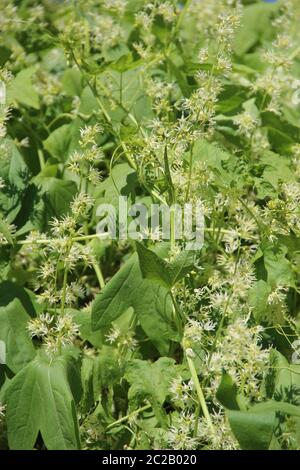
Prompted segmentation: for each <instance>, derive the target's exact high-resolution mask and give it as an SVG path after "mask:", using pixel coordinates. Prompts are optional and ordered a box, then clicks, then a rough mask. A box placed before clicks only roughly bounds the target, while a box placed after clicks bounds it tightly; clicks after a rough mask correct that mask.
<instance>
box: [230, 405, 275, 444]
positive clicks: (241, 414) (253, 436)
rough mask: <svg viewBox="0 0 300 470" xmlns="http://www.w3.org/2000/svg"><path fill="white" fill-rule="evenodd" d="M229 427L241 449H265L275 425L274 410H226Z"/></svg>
mask: <svg viewBox="0 0 300 470" xmlns="http://www.w3.org/2000/svg"><path fill="white" fill-rule="evenodd" d="M226 413H227V416H228V419H229V423H230V427H231V430H232V432H233V434H234V435H235V437H236V439H237V440H238V442H239V444H240V446H241V448H242V449H243V450H267V449H268V448H269V446H270V442H271V439H272V435H273V430H274V426H275V412H274V411H269V410H268V411H261V412H252V411H237V410H227V412H226Z"/></svg>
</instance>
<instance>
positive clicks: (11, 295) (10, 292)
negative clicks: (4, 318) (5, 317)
mask: <svg viewBox="0 0 300 470" xmlns="http://www.w3.org/2000/svg"><path fill="white" fill-rule="evenodd" d="M15 298H17V299H19V301H20V302H21V304H22V306H23V308H24V309H25V310H26V312H27V313H28V315H30V316H31V317H35V315H36V312H38V311H39V308H40V305H39V304H37V302H36V300H35V296H34V294H33V293H32V292H31V291H30V290H28V289H24V288H23V287H21V286H19V285H18V284H16V283H15V282H11V281H4V282H1V283H0V307H5V306H7V305H8V304H9V303H10V302H12V301H13V300H14V299H15Z"/></svg>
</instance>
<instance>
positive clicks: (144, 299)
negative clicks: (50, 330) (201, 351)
mask: <svg viewBox="0 0 300 470" xmlns="http://www.w3.org/2000/svg"><path fill="white" fill-rule="evenodd" d="M141 293H143V295H141ZM130 307H132V308H133V309H134V311H135V313H136V315H137V317H138V319H139V321H140V323H141V326H142V328H143V330H144V331H145V333H146V335H147V336H148V337H149V338H150V339H151V341H152V342H153V343H154V345H155V346H156V347H157V348H158V350H159V351H160V353H161V354H167V353H168V350H169V343H170V339H176V338H177V335H176V332H175V331H174V330H173V323H172V311H173V307H172V302H171V299H170V295H169V290H168V289H167V288H166V287H164V286H162V285H160V284H159V283H157V282H153V281H150V280H148V279H143V277H142V273H141V270H140V267H139V262H138V257H137V255H136V254H134V255H133V256H132V257H131V258H130V259H129V260H128V261H127V262H126V263H125V264H124V266H122V268H121V269H120V270H119V271H118V272H117V274H115V276H114V277H113V278H112V279H111V280H110V281H109V283H108V284H106V286H105V287H104V289H103V290H102V291H101V292H100V294H99V295H98V296H97V297H96V299H95V301H94V303H93V307H92V329H93V330H98V329H100V328H102V327H105V326H108V325H110V324H111V323H112V322H113V321H114V320H116V319H117V318H118V317H120V316H121V315H122V313H124V312H125V311H126V310H128V309H129V308H130ZM177 340H178V338H177Z"/></svg>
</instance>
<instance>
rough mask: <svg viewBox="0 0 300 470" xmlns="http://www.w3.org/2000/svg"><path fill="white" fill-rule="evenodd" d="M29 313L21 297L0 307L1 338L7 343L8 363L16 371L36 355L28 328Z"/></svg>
mask: <svg viewBox="0 0 300 470" xmlns="http://www.w3.org/2000/svg"><path fill="white" fill-rule="evenodd" d="M29 320H30V317H29V315H28V314H27V313H26V311H25V310H24V308H23V306H22V304H21V302H20V300H19V299H15V300H13V301H12V302H10V303H9V304H8V305H7V306H5V307H0V340H1V341H3V342H4V343H5V349H6V365H7V366H8V367H9V368H10V369H11V370H12V371H13V372H15V373H17V372H18V371H19V370H21V369H22V368H23V367H24V366H26V364H27V363H28V362H30V361H31V360H32V359H33V358H34V356H35V349H34V347H33V344H32V341H31V339H30V337H29V333H28V332H27V330H26V326H27V323H28V321H29Z"/></svg>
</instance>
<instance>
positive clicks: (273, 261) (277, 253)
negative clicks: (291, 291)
mask: <svg viewBox="0 0 300 470" xmlns="http://www.w3.org/2000/svg"><path fill="white" fill-rule="evenodd" d="M262 250H263V253H264V265H265V268H266V270H267V273H268V283H269V284H270V285H271V286H277V285H280V284H281V285H288V286H294V285H295V281H294V273H293V270H292V266H291V263H290V261H289V260H288V259H287V258H286V256H285V255H286V251H287V249H286V247H285V246H280V247H279V248H274V246H272V245H267V246H265V247H263V248H262Z"/></svg>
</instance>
